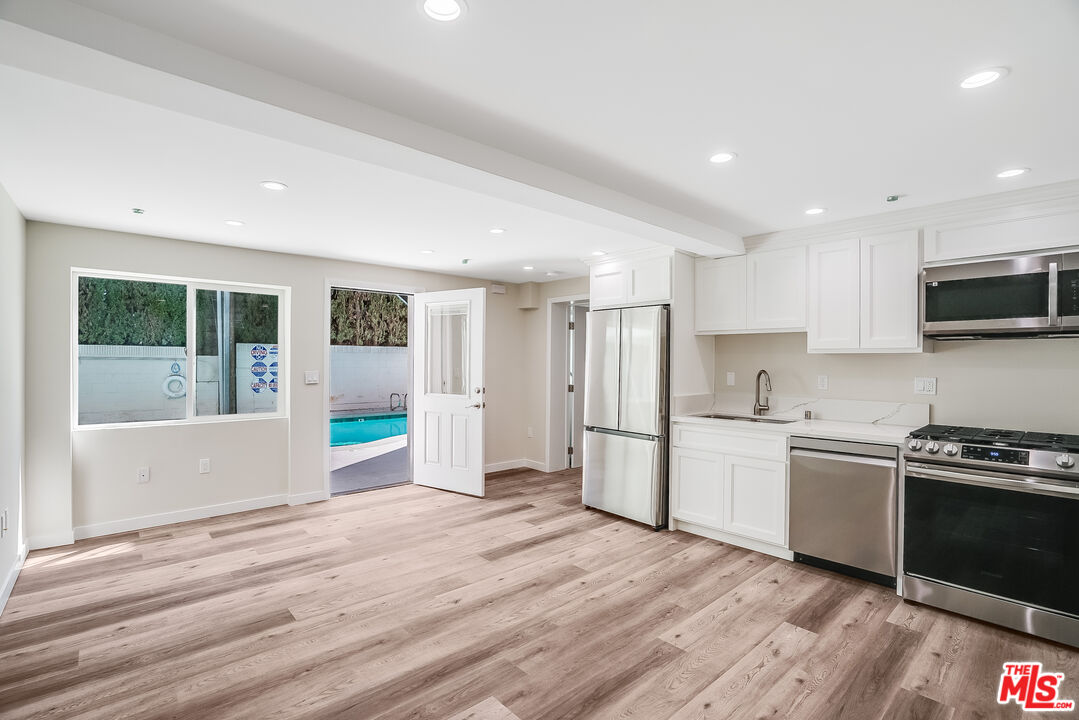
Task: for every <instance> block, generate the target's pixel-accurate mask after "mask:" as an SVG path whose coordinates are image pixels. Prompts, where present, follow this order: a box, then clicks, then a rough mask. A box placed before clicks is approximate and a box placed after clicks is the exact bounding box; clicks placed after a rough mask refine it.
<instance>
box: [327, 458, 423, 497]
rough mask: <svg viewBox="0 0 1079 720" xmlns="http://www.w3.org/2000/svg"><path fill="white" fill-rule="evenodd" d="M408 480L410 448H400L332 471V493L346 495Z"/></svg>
mask: <svg viewBox="0 0 1079 720" xmlns="http://www.w3.org/2000/svg"><path fill="white" fill-rule="evenodd" d="M404 482H408V449H407V448H400V449H398V450H394V451H392V452H388V453H386V454H384V455H380V456H378V457H375V458H371V459H370V460H364V461H362V462H358V463H355V464H353V465H348V466H346V467H343V468H341V469H339V470H334V471H333V472H332V473H330V493H331V494H332V495H345V494H347V493H353V492H359V491H361V490H373V489H374V488H380V487H386V486H388V485H397V484H399V483H404Z"/></svg>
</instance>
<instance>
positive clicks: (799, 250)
mask: <svg viewBox="0 0 1079 720" xmlns="http://www.w3.org/2000/svg"><path fill="white" fill-rule="evenodd" d="M694 292H695V303H694V305H695V310H696V322H695V327H696V330H697V332H698V333H714V334H719V333H739V332H762V331H770V330H777V331H780V330H784V331H798V330H803V329H804V328H805V313H806V250H805V248H804V247H796V248H786V249H783V250H771V251H768V252H759V253H750V254H748V255H738V256H737V257H729V258H720V259H718V260H707V259H704V258H698V260H697V272H696V277H695V284H694Z"/></svg>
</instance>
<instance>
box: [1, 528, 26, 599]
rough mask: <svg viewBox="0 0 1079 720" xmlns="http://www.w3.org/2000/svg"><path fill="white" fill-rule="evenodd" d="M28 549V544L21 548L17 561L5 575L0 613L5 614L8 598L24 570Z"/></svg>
mask: <svg viewBox="0 0 1079 720" xmlns="http://www.w3.org/2000/svg"><path fill="white" fill-rule="evenodd" d="M28 551H29V547H28V546H26V545H23V546H22V547H20V548H19V554H18V555H17V556H16V557H15V562H14V563H12V564H11V567H10V568H8V571H7V574H6V575H5V576H4V584H3V585H0V615H3V614H4V607H5V606H6V605H7V600H8V598H9V597H11V591H12V590H13V589H15V581H16V580H18V579H19V571H21V570H22V565H23V563H24V562H26V553H27V552H28Z"/></svg>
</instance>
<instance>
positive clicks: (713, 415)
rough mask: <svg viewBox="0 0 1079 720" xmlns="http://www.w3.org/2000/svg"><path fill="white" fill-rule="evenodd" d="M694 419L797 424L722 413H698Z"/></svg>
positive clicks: (789, 421)
mask: <svg viewBox="0 0 1079 720" xmlns="http://www.w3.org/2000/svg"><path fill="white" fill-rule="evenodd" d="M693 417H703V418H712V419H713V420H742V421H744V422H756V423H771V424H773V425H786V424H787V423H792V422H796V421H794V420H781V419H780V418H770V417H757V416H753V415H724V414H722V413H698V414H697V415H694V416H693Z"/></svg>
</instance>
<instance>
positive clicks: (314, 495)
mask: <svg viewBox="0 0 1079 720" xmlns="http://www.w3.org/2000/svg"><path fill="white" fill-rule="evenodd" d="M329 499H330V494H329V493H328V492H326V491H325V490H315V491H314V492H306V493H297V494H295V495H289V496H288V504H289V505H306V504H307V503H313V502H322V501H323V500H329Z"/></svg>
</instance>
